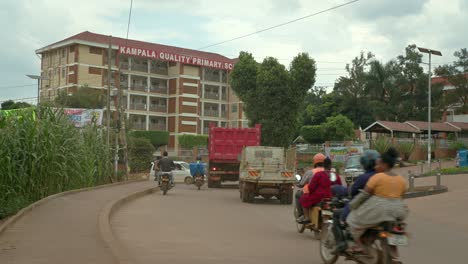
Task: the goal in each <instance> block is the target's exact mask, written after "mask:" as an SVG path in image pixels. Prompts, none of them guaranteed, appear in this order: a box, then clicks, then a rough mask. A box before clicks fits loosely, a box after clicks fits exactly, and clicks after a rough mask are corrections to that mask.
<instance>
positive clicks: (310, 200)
mask: <svg viewBox="0 0 468 264" xmlns="http://www.w3.org/2000/svg"><path fill="white" fill-rule="evenodd" d="M323 164H324V170H322V171H319V172H316V173H315V174H314V176H312V179H311V180H310V183H309V184H307V185H306V186H307V188H308V190H309V192H307V193H304V194H303V195H302V196H301V198H300V199H299V202H300V203H301V206H302V207H303V210H304V211H303V212H304V214H303V216H301V217H299V219H298V220H297V222H298V223H301V224H307V223H309V222H310V219H309V210H310V208H311V207H313V206H314V205H316V204H318V203H320V202H321V201H322V200H323V199H326V198H331V197H332V192H331V186H332V184H333V182H332V179H331V177H330V175H331V168H332V162H331V159H330V158H325V160H324V162H323ZM338 178H339V177H338ZM340 182H341V181H340Z"/></svg>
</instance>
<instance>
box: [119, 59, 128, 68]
mask: <svg viewBox="0 0 468 264" xmlns="http://www.w3.org/2000/svg"><path fill="white" fill-rule="evenodd" d="M120 69H121V70H128V69H129V63H128V62H126V61H121V62H120Z"/></svg>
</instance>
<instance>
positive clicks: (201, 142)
mask: <svg viewBox="0 0 468 264" xmlns="http://www.w3.org/2000/svg"><path fill="white" fill-rule="evenodd" d="M178 139H179V144H180V146H181V147H183V148H193V147H201V146H207V145H208V136H206V135H179V136H178Z"/></svg>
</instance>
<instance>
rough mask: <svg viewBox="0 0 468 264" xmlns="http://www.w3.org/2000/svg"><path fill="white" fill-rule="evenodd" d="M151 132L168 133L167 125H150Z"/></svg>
mask: <svg viewBox="0 0 468 264" xmlns="http://www.w3.org/2000/svg"><path fill="white" fill-rule="evenodd" d="M149 129H150V130H158V131H166V124H150V125H149Z"/></svg>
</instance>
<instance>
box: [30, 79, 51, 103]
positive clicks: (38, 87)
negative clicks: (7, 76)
mask: <svg viewBox="0 0 468 264" xmlns="http://www.w3.org/2000/svg"><path fill="white" fill-rule="evenodd" d="M26 76H28V77H29V78H31V79H33V80H37V105H39V102H40V98H41V95H40V90H41V80H49V79H48V78H47V77H43V76H40V75H31V74H26Z"/></svg>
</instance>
